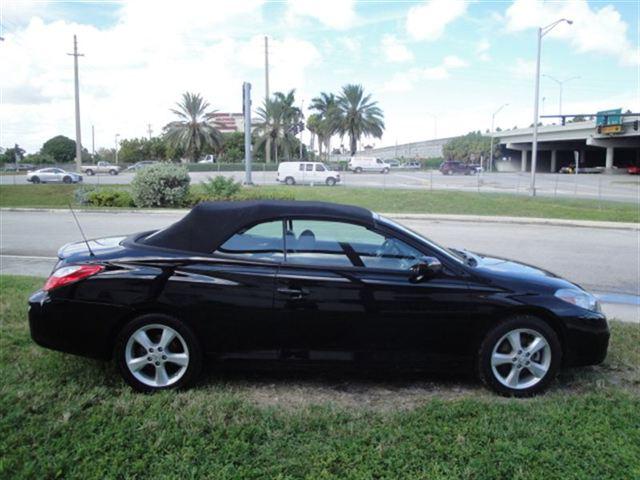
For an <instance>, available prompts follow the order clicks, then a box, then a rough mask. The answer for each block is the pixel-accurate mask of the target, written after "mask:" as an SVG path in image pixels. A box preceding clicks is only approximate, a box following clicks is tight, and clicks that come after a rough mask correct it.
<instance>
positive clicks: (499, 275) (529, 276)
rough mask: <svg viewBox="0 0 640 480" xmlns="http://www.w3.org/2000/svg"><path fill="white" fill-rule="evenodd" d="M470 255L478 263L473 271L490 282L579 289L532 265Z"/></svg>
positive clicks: (488, 256)
mask: <svg viewBox="0 0 640 480" xmlns="http://www.w3.org/2000/svg"><path fill="white" fill-rule="evenodd" d="M472 255H473V256H474V257H475V259H476V260H477V262H478V264H477V265H476V266H475V268H474V271H476V272H477V273H479V274H481V275H483V276H487V277H490V278H491V279H492V280H498V281H500V280H502V281H504V282H506V285H505V286H507V285H509V284H513V283H514V282H517V283H527V284H530V285H532V286H536V287H548V288H550V289H554V290H555V289H558V288H580V287H579V286H578V285H576V284H574V283H571V282H569V281H568V280H566V279H564V278H562V277H560V276H558V275H556V274H555V273H552V272H549V271H548V270H544V269H542V268H539V267H535V266H533V265H528V264H526V263H521V262H516V261H514V260H510V259H507V258H501V257H494V256H490V255H482V254H477V253H474V254H472Z"/></svg>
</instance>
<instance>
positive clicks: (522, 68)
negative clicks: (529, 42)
mask: <svg viewBox="0 0 640 480" xmlns="http://www.w3.org/2000/svg"><path fill="white" fill-rule="evenodd" d="M509 71H510V72H511V75H513V76H514V77H515V78H521V79H532V78H533V76H534V75H535V73H536V62H535V60H525V59H523V58H519V57H518V58H516V61H515V63H514V64H513V65H511V66H510V67H509Z"/></svg>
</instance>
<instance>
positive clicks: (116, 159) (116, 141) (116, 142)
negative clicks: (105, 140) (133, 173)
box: [114, 133, 120, 165]
mask: <svg viewBox="0 0 640 480" xmlns="http://www.w3.org/2000/svg"><path fill="white" fill-rule="evenodd" d="M118 137H120V134H119V133H116V139H115V142H114V143H115V146H116V151H115V153H114V156H115V162H116V165H117V164H118Z"/></svg>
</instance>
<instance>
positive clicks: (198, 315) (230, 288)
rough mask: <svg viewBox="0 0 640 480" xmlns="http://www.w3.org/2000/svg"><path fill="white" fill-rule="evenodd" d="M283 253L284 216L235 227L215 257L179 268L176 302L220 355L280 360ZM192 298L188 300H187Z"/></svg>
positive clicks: (175, 286)
mask: <svg viewBox="0 0 640 480" xmlns="http://www.w3.org/2000/svg"><path fill="white" fill-rule="evenodd" d="M282 258H283V229H282V221H280V220H278V221H271V222H264V223H260V224H258V225H255V226H253V227H251V228H247V229H243V230H241V231H239V232H236V234H234V235H233V236H232V237H231V238H229V239H228V240H227V241H226V242H224V243H223V244H222V245H221V246H220V247H218V249H217V250H216V252H214V255H213V257H203V258H200V259H197V260H196V261H195V262H192V263H190V264H189V265H185V266H181V267H180V268H179V269H178V270H177V271H176V278H179V277H182V280H181V281H180V280H179V281H176V282H174V285H173V286H172V290H171V295H172V298H171V304H174V305H175V304H178V305H180V304H183V303H184V304H185V305H188V311H185V312H183V314H185V315H187V316H188V317H189V318H190V319H191V321H192V322H195V324H196V325H197V329H198V331H199V332H202V335H203V337H204V338H205V339H206V348H207V350H208V351H209V352H211V353H216V354H218V355H219V356H220V357H221V358H230V359H238V358H239V359H253V358H260V359H276V358H278V357H279V354H280V350H281V340H280V332H281V328H280V327H279V326H278V325H277V324H276V320H277V319H276V318H275V317H274V315H273V294H274V286H275V278H276V273H277V270H278V267H279V264H280V261H281V260H282ZM186 299H189V301H186Z"/></svg>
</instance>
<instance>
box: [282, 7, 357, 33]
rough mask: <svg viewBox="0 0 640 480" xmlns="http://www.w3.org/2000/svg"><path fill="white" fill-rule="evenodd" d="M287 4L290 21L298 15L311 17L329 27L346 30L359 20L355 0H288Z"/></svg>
mask: <svg viewBox="0 0 640 480" xmlns="http://www.w3.org/2000/svg"><path fill="white" fill-rule="evenodd" d="M287 4H288V9H287V17H288V19H289V21H290V23H294V22H295V21H296V19H297V18H298V17H311V18H313V19H315V20H318V21H319V22H320V23H322V24H323V25H325V26H327V27H330V28H335V29H337V30H344V29H346V28H349V27H351V26H353V25H354V24H355V22H356V20H357V16H356V12H355V0H323V1H318V0H288V2H287Z"/></svg>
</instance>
